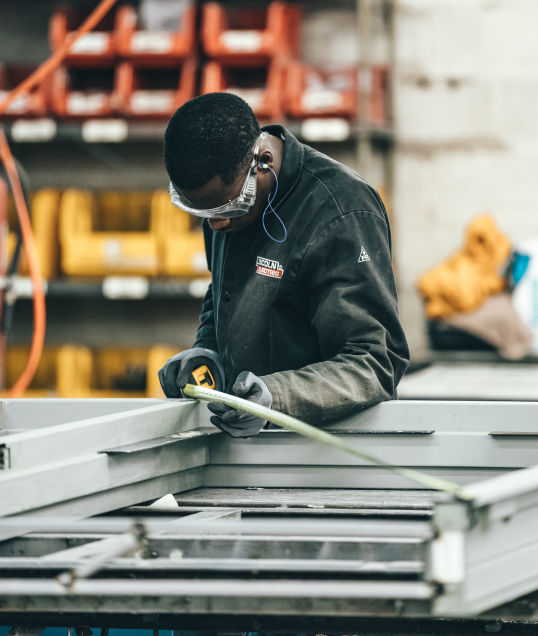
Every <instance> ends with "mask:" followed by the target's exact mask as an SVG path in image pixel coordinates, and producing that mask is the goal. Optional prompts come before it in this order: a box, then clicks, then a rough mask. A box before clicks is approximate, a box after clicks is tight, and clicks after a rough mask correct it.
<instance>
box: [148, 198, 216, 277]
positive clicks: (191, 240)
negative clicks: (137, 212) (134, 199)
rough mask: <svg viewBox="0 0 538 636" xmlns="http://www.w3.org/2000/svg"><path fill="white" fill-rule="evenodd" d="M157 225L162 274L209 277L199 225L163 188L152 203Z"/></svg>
mask: <svg viewBox="0 0 538 636" xmlns="http://www.w3.org/2000/svg"><path fill="white" fill-rule="evenodd" d="M151 209H152V218H153V219H154V222H155V226H156V227H157V228H158V233H159V243H160V247H161V262H162V267H163V273H164V274H167V275H168V276H190V277H203V276H209V271H208V269H207V260H206V254H205V247H204V236H203V233H202V228H201V224H199V223H197V219H196V218H194V217H192V216H191V215H189V214H187V213H186V212H183V210H179V209H178V208H176V207H175V206H174V205H172V203H171V202H170V196H169V194H168V192H166V191H165V190H157V191H156V192H155V193H154V195H153V198H152V202H151Z"/></svg>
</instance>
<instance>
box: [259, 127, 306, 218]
mask: <svg viewBox="0 0 538 636" xmlns="http://www.w3.org/2000/svg"><path fill="white" fill-rule="evenodd" d="M262 132H268V133H269V134H270V135H273V136H274V137H279V138H280V139H282V141H283V142H284V155H283V157H282V165H281V166H280V172H279V173H278V193H277V195H276V198H275V201H274V203H273V207H276V206H278V205H280V204H281V203H282V201H284V199H285V198H286V197H287V196H288V195H289V194H291V192H292V191H293V189H294V188H295V186H296V185H297V182H298V181H299V179H300V177H301V174H302V171H303V160H304V146H303V144H302V143H300V142H299V141H298V140H297V139H296V138H295V137H294V136H293V135H292V134H291V133H290V131H289V130H287V129H286V128H284V126H278V125H270V126H264V127H263V128H262Z"/></svg>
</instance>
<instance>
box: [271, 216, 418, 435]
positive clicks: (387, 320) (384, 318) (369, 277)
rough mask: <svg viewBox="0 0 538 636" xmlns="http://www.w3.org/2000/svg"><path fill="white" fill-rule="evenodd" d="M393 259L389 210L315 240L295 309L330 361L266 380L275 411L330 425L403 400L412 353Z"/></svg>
mask: <svg viewBox="0 0 538 636" xmlns="http://www.w3.org/2000/svg"><path fill="white" fill-rule="evenodd" d="M361 254H362V255H361ZM391 260H392V259H391V248H390V230H389V227H388V223H387V221H386V220H385V218H384V215H383V213H382V212H381V211H380V212H379V213H377V212H373V211H371V210H369V211H356V212H350V213H348V214H345V215H342V216H340V217H338V218H337V219H335V220H334V221H332V222H331V223H330V224H329V225H328V226H327V227H325V229H323V230H322V231H321V232H320V234H318V235H317V237H316V236H315V237H314V238H313V240H312V241H311V243H310V245H309V247H308V249H307V251H306V254H305V256H304V258H303V260H302V262H301V265H300V267H299V272H298V275H297V279H296V286H295V291H294V302H295V306H296V307H297V309H298V310H299V311H301V312H302V313H303V314H306V317H307V319H308V321H309V323H310V325H311V327H312V328H313V330H314V331H315V333H316V336H317V339H318V343H319V349H320V357H321V359H322V362H317V363H314V364H311V365H309V366H306V367H303V368H302V369H299V370H297V371H283V372H278V373H274V374H271V375H268V376H265V377H264V378H263V380H264V381H265V382H266V384H267V386H268V387H269V390H270V391H271V394H272V396H273V408H274V409H276V410H279V411H283V412H284V413H288V414H290V415H292V416H294V417H297V418H299V419H302V420H305V421H306V422H309V423H310V424H323V423H328V422H330V421H331V420H334V419H337V418H342V417H345V416H347V415H351V414H352V413H354V412H357V411H359V410H361V409H364V408H366V407H369V406H373V405H374V404H377V403H378V402H382V401H384V400H390V399H393V398H394V397H395V395H396V387H397V385H398V382H399V381H400V379H401V377H402V375H403V374H404V372H405V370H406V368H407V365H408V362H409V351H408V347H407V342H406V339H405V335H404V332H403V329H402V326H401V324H400V320H399V317H398V302H397V296H396V286H395V282H394V275H393V271H392V262H391Z"/></svg>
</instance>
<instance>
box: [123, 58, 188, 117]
mask: <svg viewBox="0 0 538 636" xmlns="http://www.w3.org/2000/svg"><path fill="white" fill-rule="evenodd" d="M195 87H196V60H194V59H192V58H191V59H188V60H185V61H184V62H182V63H179V64H178V65H177V66H176V67H175V68H146V67H141V66H134V65H133V64H132V63H131V62H123V63H122V64H121V65H120V66H119V67H118V75H117V99H116V104H115V105H117V107H118V109H119V110H121V112H122V113H123V114H124V115H127V116H128V117H166V118H168V117H171V116H172V115H173V114H174V112H175V111H176V110H177V109H178V108H179V107H180V106H181V105H182V104H184V103H185V102H187V101H189V99H192V98H193V97H194V95H195Z"/></svg>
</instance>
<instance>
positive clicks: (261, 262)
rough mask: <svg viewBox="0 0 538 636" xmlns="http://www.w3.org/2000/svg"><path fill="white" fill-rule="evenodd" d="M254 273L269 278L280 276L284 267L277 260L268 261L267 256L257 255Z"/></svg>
mask: <svg viewBox="0 0 538 636" xmlns="http://www.w3.org/2000/svg"><path fill="white" fill-rule="evenodd" d="M256 273H257V274H261V275H262V276H270V277H271V278H282V274H283V273H284V269H283V268H282V265H281V264H280V263H279V262H278V261H270V260H269V259H268V258H262V257H261V256H258V257H257V258H256Z"/></svg>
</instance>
